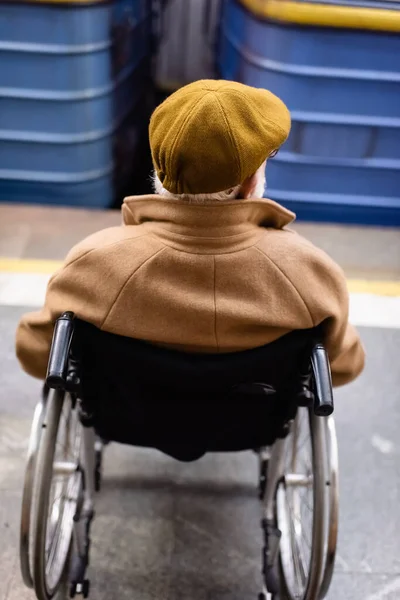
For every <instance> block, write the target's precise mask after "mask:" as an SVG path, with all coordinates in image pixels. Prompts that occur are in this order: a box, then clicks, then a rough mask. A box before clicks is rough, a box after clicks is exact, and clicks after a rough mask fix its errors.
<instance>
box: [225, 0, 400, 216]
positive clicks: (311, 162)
mask: <svg viewBox="0 0 400 600" xmlns="http://www.w3.org/2000/svg"><path fill="white" fill-rule="evenodd" d="M399 56H400V35H390V34H383V33H375V32H366V31H346V30H334V29H326V28H314V27H294V26H283V25H278V24H276V23H271V22H268V21H265V20H261V19H258V18H256V17H255V16H254V15H252V14H251V13H250V12H249V11H247V10H246V9H244V8H243V7H242V6H241V5H240V3H239V2H238V1H237V0H226V2H225V5H224V13H223V19H222V25H221V38H220V40H219V49H218V59H217V60H218V66H219V70H220V74H221V76H222V77H223V78H225V79H233V80H237V81H241V82H243V83H247V84H249V85H253V86H256V87H263V88H267V89H269V90H271V91H272V92H274V93H276V94H277V95H278V96H279V97H281V98H282V99H283V100H284V101H285V102H286V103H287V105H288V107H289V109H290V110H291V114H292V132H291V135H290V137H289V140H288V141H287V142H286V144H285V145H284V147H283V149H282V151H281V152H280V153H279V154H278V156H277V157H276V158H275V159H274V160H273V161H270V162H269V164H268V168H267V180H268V194H269V195H270V196H271V197H272V198H274V199H276V200H279V201H282V202H283V203H284V204H285V205H287V206H288V207H291V208H296V209H297V210H299V216H300V217H306V218H310V217H312V218H315V219H321V218H328V217H329V220H331V219H333V220H340V221H345V220H346V215H347V214H348V219H349V220H350V221H352V222H354V220H355V221H357V220H358V222H362V223H365V222H367V223H369V222H373V219H376V222H379V223H383V224H394V223H395V222H396V223H398V221H399V219H400V135H399V134H400V100H399V99H400V61H399V58H398V57H399ZM346 207H348V212H347V208H346ZM363 207H365V211H366V212H365V213H364V212H363ZM389 215H390V216H389ZM394 215H397V216H394Z"/></svg>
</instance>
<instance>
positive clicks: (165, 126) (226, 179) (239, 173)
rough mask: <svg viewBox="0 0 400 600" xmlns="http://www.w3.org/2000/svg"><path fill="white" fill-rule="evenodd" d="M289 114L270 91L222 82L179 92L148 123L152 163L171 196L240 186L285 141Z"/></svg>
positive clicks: (205, 81) (201, 83) (199, 84)
mask: <svg viewBox="0 0 400 600" xmlns="http://www.w3.org/2000/svg"><path fill="white" fill-rule="evenodd" d="M289 131H290V113H289V110H288V109H287V107H286V106H285V104H284V103H283V102H282V101H281V100H280V99H279V98H278V97H277V96H275V95H274V94H272V93H271V92H269V91H267V90H264V89H260V88H254V87H250V86H248V85H244V84H242V83H237V82H235V81H226V80H213V79H210V80H209V79H203V80H199V81H195V82H194V83H191V84H189V85H186V86H184V87H182V88H180V89H179V90H178V91H176V92H175V93H173V94H172V95H171V96H169V97H168V98H167V99H166V100H165V101H164V102H163V103H162V104H160V105H159V106H158V107H157V108H156V110H155V111H154V113H153V115H152V117H151V120H150V128H149V135H150V146H151V153H152V157H153V163H154V166H155V169H156V171H157V175H158V177H159V179H160V181H161V183H162V184H163V187H164V188H165V189H166V190H168V191H169V192H171V193H173V194H211V193H213V192H220V191H222V190H228V189H229V188H231V187H234V186H236V185H239V184H240V183H242V182H243V181H244V180H245V179H246V178H247V177H249V176H250V175H252V174H253V173H255V172H256V171H257V169H258V168H259V167H260V165H261V164H262V163H263V162H264V160H265V159H266V158H268V156H269V155H270V154H271V152H273V151H274V150H277V149H278V148H279V147H280V146H281V144H283V142H284V141H285V140H286V138H287V137H288V135H289Z"/></svg>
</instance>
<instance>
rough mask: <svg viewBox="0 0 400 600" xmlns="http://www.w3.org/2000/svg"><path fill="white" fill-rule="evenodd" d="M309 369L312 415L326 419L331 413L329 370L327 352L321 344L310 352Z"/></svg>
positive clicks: (330, 379) (331, 397)
mask: <svg viewBox="0 0 400 600" xmlns="http://www.w3.org/2000/svg"><path fill="white" fill-rule="evenodd" d="M311 368H312V372H313V376H314V384H315V385H314V413H315V414H316V415H317V416H318V417H328V416H329V415H331V414H332V413H333V393H332V378H331V368H330V364H329V359H328V355H327V352H326V350H325V348H324V346H323V345H322V344H317V345H316V346H314V348H313V349H312V352H311Z"/></svg>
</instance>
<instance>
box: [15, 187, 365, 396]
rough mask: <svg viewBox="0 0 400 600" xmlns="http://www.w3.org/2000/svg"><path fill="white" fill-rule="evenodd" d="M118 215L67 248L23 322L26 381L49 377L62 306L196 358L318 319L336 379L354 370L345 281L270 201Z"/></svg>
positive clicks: (150, 199)
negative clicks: (115, 223) (39, 305)
mask: <svg viewBox="0 0 400 600" xmlns="http://www.w3.org/2000/svg"><path fill="white" fill-rule="evenodd" d="M122 214H123V221H124V225H123V226H121V227H112V228H110V229H105V230H103V231H99V232H98V233H95V234H94V235H91V236H90V237H88V238H86V239H85V240H83V241H82V242H81V243H79V244H78V245H77V246H75V247H74V248H73V249H72V250H71V252H70V253H69V255H68V256H67V259H66V261H65V264H64V265H63V267H62V268H61V269H60V270H59V271H58V272H57V273H56V274H55V275H54V276H53V277H52V279H51V281H50V283H49V286H48V290H47V296H46V302H45V306H44V308H43V309H42V310H41V311H39V312H35V313H30V314H27V315H25V316H24V317H23V319H22V321H21V322H20V324H19V327H18V331H17V355H18V358H19V360H20V362H21V364H22V366H23V368H24V369H25V370H26V371H27V372H28V373H30V374H31V375H33V376H35V377H39V378H42V379H43V378H44V377H45V375H46V368H47V361H48V356H49V349H50V344H51V339H52V332H53V325H54V322H55V320H56V319H57V317H58V316H59V315H60V313H62V312H64V311H73V312H74V313H76V315H77V316H78V317H80V318H81V319H84V320H86V321H88V322H90V323H93V324H94V325H96V326H97V327H99V328H101V329H104V330H106V331H109V332H111V333H116V334H120V335H125V336H130V337H133V338H139V339H143V340H148V341H150V342H154V343H156V344H162V345H167V346H172V347H174V348H178V349H181V350H186V351H195V352H234V351H238V350H243V349H247V348H253V347H256V346H261V345H263V344H266V343H268V342H271V341H273V340H275V339H277V338H279V337H280V336H282V335H284V334H285V333H287V332H289V331H291V330H294V329H303V328H309V327H312V326H316V325H318V324H320V323H324V330H325V336H326V337H325V344H326V348H327V350H328V353H329V356H330V360H331V365H332V373H333V382H334V384H335V385H341V384H344V383H346V382H349V381H351V380H352V379H354V378H355V377H356V376H357V375H358V374H359V373H360V372H361V371H362V369H363V365H364V350H363V348H362V345H361V343H360V339H359V337H358V334H357V332H356V331H355V329H354V328H353V327H352V326H351V325H349V324H348V292H347V287H346V280H345V277H344V274H343V272H342V271H341V269H340V268H339V267H338V266H337V265H336V263H334V262H333V261H332V260H331V259H330V258H329V257H328V256H327V255H326V254H325V253H324V252H322V251H321V250H319V249H318V248H316V247H315V246H313V245H312V244H311V243H310V242H308V241H307V240H305V239H304V238H302V237H301V236H299V235H298V234H296V233H294V232H293V231H291V230H289V229H286V228H285V226H286V225H288V223H290V222H291V221H292V220H293V219H294V215H293V213H291V212H290V211H288V210H286V209H285V208H283V207H282V206H280V205H279V204H276V203H275V202H272V201H270V200H255V199H250V200H234V201H231V202H215V203H212V204H206V205H199V204H187V203H185V202H183V201H180V200H171V199H165V198H162V197H159V196H142V197H132V198H127V199H126V200H125V202H124V204H123V207H122Z"/></svg>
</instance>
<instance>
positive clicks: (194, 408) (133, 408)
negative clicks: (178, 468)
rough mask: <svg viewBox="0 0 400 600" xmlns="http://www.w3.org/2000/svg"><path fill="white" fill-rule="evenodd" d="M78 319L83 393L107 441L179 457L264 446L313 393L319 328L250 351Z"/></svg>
mask: <svg viewBox="0 0 400 600" xmlns="http://www.w3.org/2000/svg"><path fill="white" fill-rule="evenodd" d="M59 322H60V323H62V321H59ZM72 322H73V331H74V333H73V344H72V356H73V359H74V360H73V361H72V364H73V365H75V367H74V368H75V369H78V378H79V395H80V397H81V399H82V402H83V406H84V409H85V411H86V412H87V413H88V414H90V416H91V419H92V423H91V424H92V425H93V426H94V427H95V430H96V432H97V434H98V435H99V436H100V437H101V438H103V439H106V440H110V441H115V442H121V443H125V444H130V445H135V446H144V447H152V448H157V449H158V450H160V451H162V452H164V453H166V454H168V455H170V456H172V457H174V458H176V459H178V460H181V461H192V460H196V459H198V458H200V457H201V456H203V455H204V454H205V453H207V452H218V451H223V452H228V451H229V452H230V451H232V452H233V451H240V450H248V449H253V448H259V447H262V446H269V445H271V444H273V442H274V441H275V440H276V439H277V438H278V437H283V436H284V435H285V431H286V425H287V423H288V422H289V421H291V420H292V419H294V417H295V415H296V410H297V406H298V405H299V404H304V403H305V400H306V401H308V402H309V401H310V400H311V399H312V393H311V390H310V389H309V387H307V385H305V382H308V383H310V376H309V371H310V370H309V364H310V354H311V350H312V348H313V347H314V345H315V344H316V342H317V341H318V339H319V332H318V330H316V329H309V330H302V331H297V332H292V333H290V334H287V335H285V336H283V337H281V338H279V339H278V340H276V341H275V342H273V343H270V344H268V345H266V346H263V347H260V348H256V349H252V350H247V351H243V352H237V353H229V354H212V355H210V354H207V355H205V354H188V353H182V352H178V351H176V350H170V349H165V348H161V347H157V346H154V345H151V344H149V343H147V342H143V341H139V340H134V339H132V338H126V337H122V336H117V335H114V334H111V333H107V332H104V331H101V330H99V329H98V328H96V327H95V326H93V325H91V324H89V323H86V322H84V321H80V320H79V319H73V321H72ZM50 362H51V361H50ZM50 370H51V367H50ZM48 380H49V378H48Z"/></svg>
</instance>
